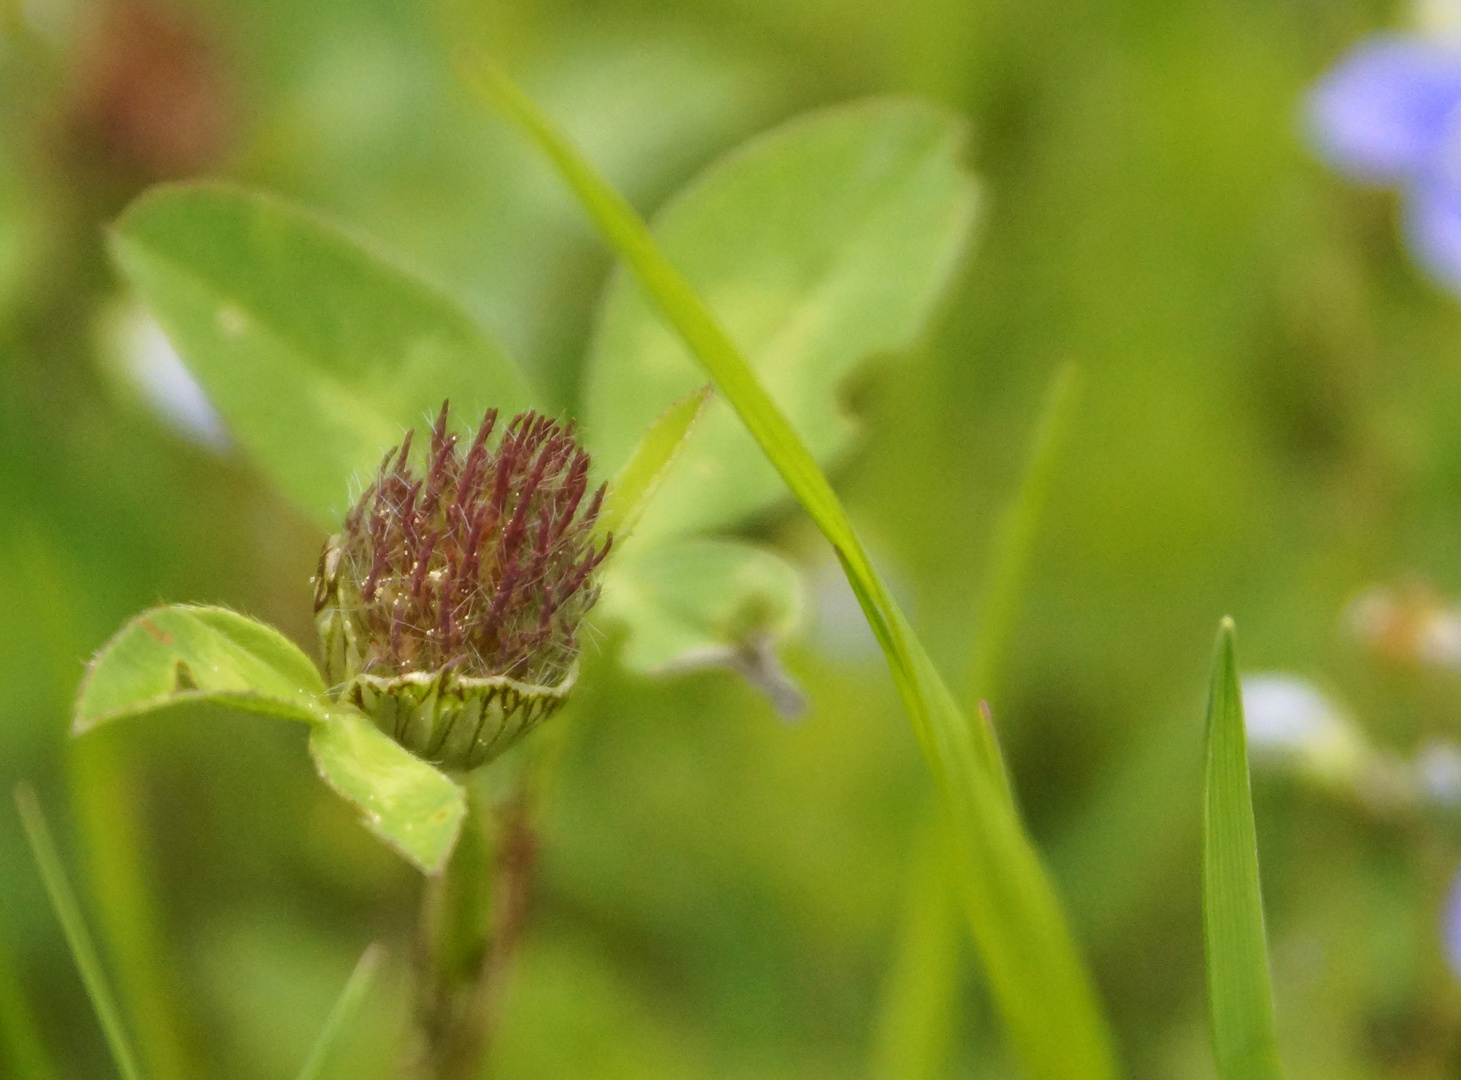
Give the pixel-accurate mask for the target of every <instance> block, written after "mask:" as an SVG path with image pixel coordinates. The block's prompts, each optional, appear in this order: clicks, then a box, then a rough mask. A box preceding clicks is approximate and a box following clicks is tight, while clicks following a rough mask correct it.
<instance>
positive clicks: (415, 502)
mask: <svg viewBox="0 0 1461 1080" xmlns="http://www.w3.org/2000/svg"><path fill="white" fill-rule="evenodd" d="M447 413H448V407H447V405H446V404H445V403H443V405H442V408H441V413H440V415H439V416H438V417H437V420H436V424H435V426H434V427H433V429H432V432H431V445H430V448H429V450H428V452H427V454H426V455H425V460H424V461H423V462H422V463H421V464H420V466H419V467H418V466H417V465H415V464H413V462H412V460H411V447H412V441H413V436H414V432H407V433H406V437H405V439H404V440H402V442H401V445H400V446H398V447H396V448H394V449H392V450H391V451H390V452H388V453H387V454H386V456H385V459H384V460H383V461H382V462H381V466H380V469H379V472H378V474H377V476H376V479H375V482H374V483H373V484H371V485H370V486H369V487H368V488H367V489H366V490H365V492H364V493H363V494H362V495H361V496H360V498H359V500H357V501H356V503H355V505H354V506H353V507H352V508H351V510H350V512H349V513H348V514H347V515H346V516H345V522H344V527H343V528H342V529H341V531H340V533H339V534H338V535H336V536H334V537H331V538H330V540H329V542H328V543H326V545H325V549H324V552H323V553H322V554H321V556H320V567H319V572H318V575H317V576H316V579H315V612H316V620H317V623H318V626H319V631H320V640H321V645H322V647H323V651H324V655H325V673H326V676H327V678H328V679H329V681H330V682H331V683H332V684H333V686H334V687H335V688H336V689H337V691H338V693H339V694H340V695H341V696H342V697H344V698H346V699H347V700H349V701H351V702H352V703H354V704H356V705H357V706H359V707H360V708H362V709H364V710H365V711H366V712H367V713H369V714H370V715H371V716H372V717H373V718H374V719H375V721H376V723H377V724H378V725H380V726H381V728H382V729H383V730H385V731H386V732H387V733H388V734H390V735H392V736H393V737H395V738H396V739H397V740H398V741H400V742H401V743H402V744H403V745H405V746H406V747H407V748H408V749H410V750H412V751H413V752H415V753H417V754H419V755H420V756H422V757H425V758H427V759H428V760H432V761H436V762H438V763H440V764H443V765H446V766H448V767H454V768H471V767H474V766H475V765H478V764H481V763H482V762H484V761H486V760H488V759H490V758H491V757H495V756H496V755H497V754H498V753H500V752H501V751H502V750H504V749H506V748H507V747H508V746H510V745H511V744H512V743H513V742H515V741H516V740H517V739H518V738H520V737H521V736H522V735H523V734H526V732H527V731H528V730H530V729H531V728H532V727H533V726H536V724H537V723H539V722H541V720H542V719H544V718H545V717H546V716H547V715H549V714H550V713H551V712H552V711H554V710H555V709H556V708H557V706H558V705H559V704H561V703H562V701H563V699H564V698H565V697H566V695H567V692H568V690H569V689H570V688H571V687H572V684H573V680H574V677H575V675H576V671H577V658H578V653H579V645H578V636H577V634H578V627H579V623H580V622H581V620H582V619H583V616H584V614H585V613H586V612H587V611H588V610H589V608H591V607H592V606H593V604H594V601H595V600H596V599H597V597H598V585H597V582H596V580H595V571H596V570H597V568H598V566H599V564H600V563H601V562H602V561H603V559H604V556H605V555H607V554H608V551H609V545H610V543H611V541H612V538H611V537H607V536H606V537H604V538H603V540H602V542H600V541H599V540H598V539H597V538H596V536H595V525H596V522H597V519H598V514H599V508H600V506H601V505H602V503H603V498H604V492H605V488H604V487H603V486H600V487H599V488H598V489H597V490H596V491H594V492H593V493H592V495H590V494H589V493H588V473H589V456H588V454H587V453H586V452H585V451H584V450H583V449H581V448H580V447H579V445H578V443H577V442H576V441H575V439H574V434H573V427H572V425H568V426H566V427H565V426H562V425H560V424H558V423H557V422H555V421H554V420H552V419H550V418H548V417H545V416H541V415H539V414H537V413H535V412H525V413H520V414H518V415H517V416H515V417H513V418H512V420H511V421H510V422H509V423H508V424H507V425H506V427H505V430H503V432H502V433H501V437H500V438H499V439H498V440H497V441H496V443H495V445H494V444H493V440H492V436H493V434H494V432H495V431H496V429H497V426H498V425H497V412H496V410H490V411H489V412H488V413H487V415H486V416H485V417H484V418H483V420H482V423H481V425H480V426H479V427H478V429H477V432H476V435H475V437H474V438H473V439H472V441H471V443H470V444H469V445H468V446H467V447H466V449H465V450H463V449H462V447H461V445H460V443H459V440H458V437H457V436H456V435H454V434H451V433H449V432H448V430H447Z"/></svg>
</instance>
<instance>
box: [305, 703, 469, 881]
mask: <svg viewBox="0 0 1461 1080" xmlns="http://www.w3.org/2000/svg"><path fill="white" fill-rule="evenodd" d="M309 750H310V754H311V755H312V756H313V757H314V760H315V767H316V768H317V769H319V773H320V776H322V777H323V778H324V780H325V782H326V783H328V784H329V785H330V786H331V787H332V788H334V789H335V790H336V791H337V792H339V794H340V795H342V796H343V797H344V798H345V799H347V800H348V801H349V802H351V803H354V804H355V806H357V807H358V808H359V809H360V811H361V820H362V821H363V822H364V823H365V826H366V828H368V829H370V831H371V832H373V833H375V834H376V835H377V836H379V837H380V838H381V839H382V840H384V841H385V842H386V843H388V844H390V845H391V846H392V847H393V848H395V849H396V850H397V851H399V852H400V853H401V854H402V855H404V856H405V857H406V858H407V859H409V860H410V861H411V862H412V863H414V864H415V865H416V866H417V867H418V868H419V869H420V870H421V871H422V872H424V873H427V874H435V873H438V872H440V871H441V869H442V867H444V866H445V865H446V860H447V857H448V856H449V855H450V854H451V849H452V846H453V845H454V844H455V843H456V842H457V833H458V832H459V831H460V830H461V826H462V818H463V817H465V816H466V813H467V799H466V796H465V794H463V792H462V789H461V786H460V785H458V784H457V783H456V782H455V781H454V780H452V779H451V778H450V777H449V776H447V775H446V774H445V773H442V772H440V771H439V770H437V769H436V768H434V767H432V766H431V765H428V764H427V763H426V762H424V761H422V760H421V759H420V758H418V757H416V756H415V755H413V754H412V753H411V752H410V751H409V750H406V749H405V748H404V747H402V746H401V745H400V744H398V743H396V742H395V741H394V740H392V739H390V738H389V737H388V736H386V735H385V734H383V733H382V732H381V731H380V729H379V728H377V727H376V726H375V725H374V724H372V723H371V722H370V721H369V720H368V719H366V718H365V717H364V716H362V715H361V714H360V713H358V712H355V711H354V710H353V709H349V708H346V707H339V708H336V709H335V711H334V712H333V713H331V715H330V717H329V719H328V720H327V721H326V722H325V723H323V724H320V725H319V726H317V727H315V728H314V729H313V730H312V731H311V732H310V737H309Z"/></svg>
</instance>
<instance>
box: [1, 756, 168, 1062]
mask: <svg viewBox="0 0 1461 1080" xmlns="http://www.w3.org/2000/svg"><path fill="white" fill-rule="evenodd" d="M15 807H16V809H17V810H18V811H19V812H20V822H21V825H22V826H23V827H24V829H25V838H26V840H28V841H29V842H30V850H31V854H32V855H33V856H34V857H35V861H36V866H37V867H38V868H39V869H40V872H41V879H42V880H43V881H44V882H45V886H46V895H47V896H48V897H49V898H50V901H51V910H52V911H54V912H55V915H56V920H57V921H58V922H59V923H60V924H61V929H62V931H64V933H65V935H66V944H67V945H68V946H69V947H70V949H71V958H72V960H74V961H75V962H76V970H77V971H79V972H80V973H81V981H82V983H83V984H84V985H85V987H86V994H87V996H88V997H89V998H90V999H91V1007H92V1008H93V1009H94V1010H95V1011H96V1017H97V1019H98V1020H99V1021H100V1022H101V1028H102V1032H103V1033H104V1034H105V1035H106V1039H107V1047H108V1049H110V1050H111V1053H112V1062H113V1064H115V1065H116V1067H117V1072H118V1073H120V1074H121V1077H122V1080H142V1071H141V1069H140V1068H139V1067H138V1065H137V1054H136V1051H134V1050H133V1049H132V1044H131V1040H130V1039H129V1038H128V1037H127V1031H126V1028H125V1027H124V1025H123V1024H122V1013H121V1010H120V1009H119V1008H118V1007H117V1000H116V996H115V995H114V994H113V993H112V989H111V986H110V985H109V984H108V983H107V976H106V971H105V969H103V967H102V964H101V957H100V956H98V955H97V952H96V946H95V945H94V944H93V943H92V940H91V932H90V931H89V930H87V928H86V919H85V917H84V916H83V915H82V914H81V905H80V904H78V903H77V902H76V893H75V891H73V890H72V888H71V883H70V882H69V881H67V880H66V868H65V866H64V865H63V864H62V862H61V854H60V852H58V851H57V850H56V842H55V840H53V839H52V838H51V830H50V827H49V826H48V825H47V824H46V817H45V813H44V812H43V811H42V810H41V804H40V800H39V799H38V798H36V793H35V789H34V788H32V787H30V785H28V784H19V785H17V786H16V788H15Z"/></svg>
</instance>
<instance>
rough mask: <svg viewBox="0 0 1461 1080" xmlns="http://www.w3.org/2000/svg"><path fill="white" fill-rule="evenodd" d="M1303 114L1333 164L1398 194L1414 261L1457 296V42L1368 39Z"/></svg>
mask: <svg viewBox="0 0 1461 1080" xmlns="http://www.w3.org/2000/svg"><path fill="white" fill-rule="evenodd" d="M1308 112H1309V128H1310V132H1311V136H1312V139H1313V141H1314V143H1315V144H1316V146H1317V148H1318V149H1319V151H1320V153H1322V154H1323V155H1324V157H1326V158H1327V159H1328V160H1329V161H1330V162H1331V163H1333V164H1334V165H1335V166H1337V167H1338V168H1340V169H1342V170H1344V171H1345V172H1347V173H1349V174H1350V175H1352V176H1355V177H1357V178H1359V179H1361V180H1365V181H1368V182H1371V183H1376V184H1381V185H1385V186H1391V187H1397V188H1399V189H1400V190H1401V193H1402V197H1403V199H1404V215H1405V234H1406V237H1407V240H1408V241H1409V243H1410V246H1411V249H1412V251H1413V252H1414V254H1415V256H1416V258H1417V259H1418V260H1419V262H1420V263H1421V265H1422V266H1423V267H1424V268H1425V269H1426V270H1427V271H1428V272H1430V273H1431V274H1433V275H1434V276H1435V277H1436V278H1438V279H1439V280H1440V281H1441V282H1443V283H1444V284H1446V285H1447V286H1449V287H1450V288H1452V289H1453V290H1456V291H1458V292H1461V46H1457V45H1455V44H1452V43H1447V42H1442V41H1434V40H1431V39H1427V38H1422V37H1398V36H1380V37H1376V38H1372V39H1370V40H1369V41H1366V42H1363V43H1361V44H1360V45H1358V46H1357V47H1356V48H1355V49H1354V50H1352V51H1351V52H1350V53H1349V55H1348V56H1346V57H1345V58H1344V59H1343V60H1341V61H1340V63H1339V65H1338V66H1337V67H1335V68H1334V69H1333V70H1332V71H1330V72H1329V74H1328V75H1326V76H1325V77H1324V78H1323V79H1322V80H1321V81H1320V83H1319V85H1318V86H1317V87H1315V88H1314V91H1313V93H1312V94H1311V95H1310V98H1309V110H1308Z"/></svg>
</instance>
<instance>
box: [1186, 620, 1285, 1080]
mask: <svg viewBox="0 0 1461 1080" xmlns="http://www.w3.org/2000/svg"><path fill="white" fill-rule="evenodd" d="M1205 772H1206V791H1205V793H1204V799H1203V814H1202V928H1203V937H1204V941H1205V944H1206V948H1207V1011H1208V1019H1209V1021H1210V1023H1211V1024H1212V1049H1213V1056H1214V1057H1215V1058H1216V1059H1217V1067H1218V1075H1219V1076H1221V1077H1222V1078H1223V1080H1280V1078H1281V1077H1282V1076H1283V1069H1282V1067H1281V1066H1280V1065H1279V1059H1278V1043H1277V1041H1276V1040H1275V1038H1274V1033H1273V994H1272V991H1271V990H1270V988H1269V983H1268V945H1267V942H1266V941H1265V939H1264V934H1263V897H1262V895H1261V893H1260V891H1259V887H1258V837H1257V832H1256V830H1255V828H1254V825H1253V799H1252V794H1251V792H1250V790H1249V782H1248V749H1247V740H1246V737H1245V735H1244V731H1243V696H1242V692H1241V691H1240V690H1239V687H1238V664H1237V660H1236V659H1235V657H1234V653H1233V620H1231V619H1224V620H1223V625H1222V629H1221V630H1220V631H1219V633H1218V656H1217V663H1216V664H1215V665H1214V668H1213V673H1212V693H1211V696H1210V697H1209V698H1208V703H1207V765H1206V770H1205Z"/></svg>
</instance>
